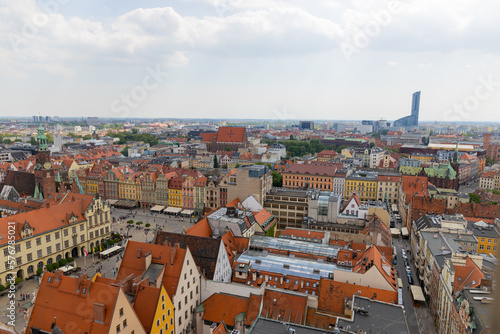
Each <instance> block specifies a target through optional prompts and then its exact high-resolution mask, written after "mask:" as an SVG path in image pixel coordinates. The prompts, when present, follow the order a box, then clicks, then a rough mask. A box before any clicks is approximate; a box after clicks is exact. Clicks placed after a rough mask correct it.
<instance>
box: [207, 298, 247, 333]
mask: <svg viewBox="0 0 500 334" xmlns="http://www.w3.org/2000/svg"><path fill="white" fill-rule="evenodd" d="M248 302H249V298H246V297H240V296H234V295H229V294H225V293H214V294H213V295H211V296H210V297H208V298H207V299H206V300H205V301H204V302H203V307H204V309H205V314H204V315H203V320H205V321H210V322H215V323H218V324H220V323H221V322H223V321H224V323H226V324H228V325H229V326H234V323H235V321H234V318H236V316H237V315H239V314H241V313H245V312H246V311H247V309H248Z"/></svg>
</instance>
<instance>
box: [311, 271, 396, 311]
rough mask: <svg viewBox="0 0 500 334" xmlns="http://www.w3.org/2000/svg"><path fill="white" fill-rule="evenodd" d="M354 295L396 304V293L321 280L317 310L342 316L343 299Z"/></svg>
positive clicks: (325, 279)
mask: <svg viewBox="0 0 500 334" xmlns="http://www.w3.org/2000/svg"><path fill="white" fill-rule="evenodd" d="M354 295H358V296H362V297H367V298H371V299H374V300H378V301H383V302H386V303H397V302H398V293H397V292H396V291H388V290H382V289H376V288H371V287H366V286H362V285H356V284H349V283H344V282H339V281H334V280H330V279H327V278H322V279H321V281H320V290H319V295H318V310H320V311H323V312H329V313H333V314H344V313H345V311H344V300H345V298H352V297H353V296H354ZM375 296H376V297H375Z"/></svg>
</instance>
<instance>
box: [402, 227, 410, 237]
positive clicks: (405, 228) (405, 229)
mask: <svg viewBox="0 0 500 334" xmlns="http://www.w3.org/2000/svg"><path fill="white" fill-rule="evenodd" d="M401 234H403V236H408V235H409V233H408V228H407V227H403V228H402V229H401Z"/></svg>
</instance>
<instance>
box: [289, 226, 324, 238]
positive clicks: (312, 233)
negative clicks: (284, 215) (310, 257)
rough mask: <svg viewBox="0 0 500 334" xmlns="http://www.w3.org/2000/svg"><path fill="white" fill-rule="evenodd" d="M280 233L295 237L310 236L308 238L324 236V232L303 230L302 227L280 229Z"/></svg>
mask: <svg viewBox="0 0 500 334" xmlns="http://www.w3.org/2000/svg"><path fill="white" fill-rule="evenodd" d="M280 234H283V235H290V236H292V235H294V236H296V237H301V238H310V239H323V238H324V237H325V233H324V232H317V231H312V230H303V229H298V228H290V227H288V228H286V229H285V230H281V231H280Z"/></svg>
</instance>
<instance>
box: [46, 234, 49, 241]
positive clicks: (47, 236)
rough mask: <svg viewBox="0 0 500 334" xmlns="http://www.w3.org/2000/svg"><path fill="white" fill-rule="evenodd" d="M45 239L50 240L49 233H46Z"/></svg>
mask: <svg viewBox="0 0 500 334" xmlns="http://www.w3.org/2000/svg"><path fill="white" fill-rule="evenodd" d="M45 241H47V242H50V234H47V235H46V236H45Z"/></svg>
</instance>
